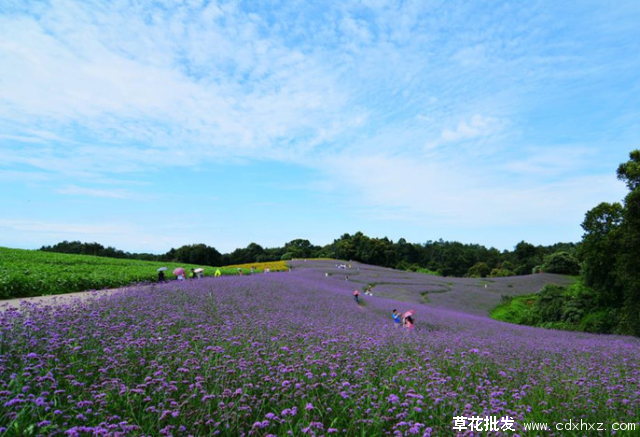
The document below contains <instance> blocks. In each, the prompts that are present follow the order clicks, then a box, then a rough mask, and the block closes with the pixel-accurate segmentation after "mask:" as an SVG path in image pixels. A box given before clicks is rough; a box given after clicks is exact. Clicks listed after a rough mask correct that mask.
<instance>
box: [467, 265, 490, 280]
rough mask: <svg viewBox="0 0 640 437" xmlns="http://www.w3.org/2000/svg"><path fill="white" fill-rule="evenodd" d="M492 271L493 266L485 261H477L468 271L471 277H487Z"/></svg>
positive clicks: (468, 275)
mask: <svg viewBox="0 0 640 437" xmlns="http://www.w3.org/2000/svg"><path fill="white" fill-rule="evenodd" d="M490 273H491V267H489V266H488V265H487V263H485V262H482V261H481V262H477V263H475V264H474V265H473V266H472V267H471V268H470V269H469V271H468V272H467V275H466V276H467V277H469V278H486V277H487V276H488V275H489V274H490Z"/></svg>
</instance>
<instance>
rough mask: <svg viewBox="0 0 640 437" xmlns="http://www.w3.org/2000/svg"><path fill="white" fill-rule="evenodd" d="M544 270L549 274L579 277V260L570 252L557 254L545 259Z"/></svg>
mask: <svg viewBox="0 0 640 437" xmlns="http://www.w3.org/2000/svg"><path fill="white" fill-rule="evenodd" d="M542 270H543V271H545V272H547V273H560V274H563V275H577V274H578V273H580V263H579V262H578V259H577V258H576V257H575V256H573V255H571V254H570V253H568V252H565V251H560V252H555V253H552V254H551V255H549V256H548V257H546V258H545V262H544V264H543V265H542Z"/></svg>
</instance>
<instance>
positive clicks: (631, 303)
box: [617, 150, 640, 336]
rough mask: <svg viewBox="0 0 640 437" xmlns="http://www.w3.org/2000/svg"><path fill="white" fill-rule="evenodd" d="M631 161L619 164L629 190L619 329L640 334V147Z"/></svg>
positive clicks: (620, 263)
mask: <svg viewBox="0 0 640 437" xmlns="http://www.w3.org/2000/svg"><path fill="white" fill-rule="evenodd" d="M629 158H630V159H629V161H627V162H626V163H623V164H620V166H619V167H618V171H617V174H618V179H620V180H622V181H624V182H625V184H626V185H627V188H629V190H630V192H629V194H627V196H626V197H625V199H624V210H623V212H622V218H623V220H622V224H621V226H620V233H621V240H620V257H619V259H618V266H617V267H618V269H617V274H618V279H619V283H620V284H622V289H623V299H624V303H623V309H622V311H621V320H620V324H619V329H618V330H619V331H620V332H621V333H625V334H632V335H636V336H640V264H639V261H638V260H640V150H634V151H633V152H631V153H630V154H629Z"/></svg>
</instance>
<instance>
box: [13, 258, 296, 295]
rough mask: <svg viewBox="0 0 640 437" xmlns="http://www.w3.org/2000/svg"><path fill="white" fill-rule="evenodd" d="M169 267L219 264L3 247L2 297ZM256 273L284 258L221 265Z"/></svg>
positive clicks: (279, 265)
mask: <svg viewBox="0 0 640 437" xmlns="http://www.w3.org/2000/svg"><path fill="white" fill-rule="evenodd" d="M160 267H167V268H168V270H167V272H166V278H167V279H169V280H171V279H175V276H174V275H173V274H172V272H173V270H174V269H175V268H177V267H183V268H184V269H185V270H186V271H187V272H189V271H190V270H191V269H192V268H193V269H196V268H198V267H202V268H204V274H205V276H213V275H214V274H215V271H216V270H217V268H216V267H208V266H199V265H193V264H179V263H165V262H155V261H138V260H130V259H116V258H104V257H98V256H89V255H69V254H63V253H51V252H41V251H38V250H22V249H9V248H5V247H0V299H8V298H15V297H31V296H43V295H50V294H64V293H72V292H77V291H86V290H100V289H103V288H116V287H121V286H124V285H130V284H135V283H140V282H155V281H157V280H158V271H157V270H158V268H160ZM251 267H254V269H255V271H256V272H262V271H264V269H265V268H269V269H270V271H281V270H287V269H288V267H287V264H286V262H284V261H277V262H273V263H255V264H246V265H239V266H225V267H220V273H221V274H222V275H235V274H238V272H239V271H238V269H239V268H241V269H242V270H243V273H244V272H246V273H249V272H250V269H251Z"/></svg>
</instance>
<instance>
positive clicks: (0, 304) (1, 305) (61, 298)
mask: <svg viewBox="0 0 640 437" xmlns="http://www.w3.org/2000/svg"><path fill="white" fill-rule="evenodd" d="M125 288H126V287H122V288H111V289H107V290H94V291H79V292H76V293H66V294H53V295H48V296H34V297H20V298H16V299H6V300H0V311H2V310H5V309H8V308H19V307H20V305H21V304H22V302H29V303H43V304H46V305H56V304H60V303H66V302H69V301H72V300H83V299H89V298H92V297H99V296H105V295H109V294H111V293H113V292H116V291H120V290H124V289H125Z"/></svg>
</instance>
